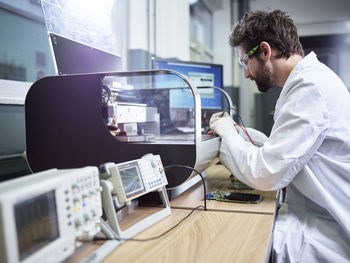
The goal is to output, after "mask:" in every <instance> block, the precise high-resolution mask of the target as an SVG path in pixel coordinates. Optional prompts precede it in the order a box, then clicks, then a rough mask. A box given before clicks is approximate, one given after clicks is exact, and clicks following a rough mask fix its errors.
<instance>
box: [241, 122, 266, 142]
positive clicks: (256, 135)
mask: <svg viewBox="0 0 350 263" xmlns="http://www.w3.org/2000/svg"><path fill="white" fill-rule="evenodd" d="M238 127H239V126H236V128H238ZM246 132H247V133H248V135H249V137H250V139H251V140H252V141H253V143H254V145H255V146H258V147H261V146H263V145H264V143H265V141H266V140H267V136H266V135H265V134H264V133H262V132H260V131H258V130H255V129H253V128H247V129H246ZM238 134H239V135H241V137H242V138H243V139H244V140H246V141H247V142H251V141H250V139H249V138H248V136H247V134H246V133H245V132H244V131H243V128H239V130H238Z"/></svg>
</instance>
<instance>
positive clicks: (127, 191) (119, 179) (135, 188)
mask: <svg viewBox="0 0 350 263" xmlns="http://www.w3.org/2000/svg"><path fill="white" fill-rule="evenodd" d="M100 170H101V173H102V176H103V178H108V179H107V180H108V181H110V182H111V183H112V184H113V190H112V194H113V195H116V196H117V198H118V201H119V203H120V204H124V203H125V204H128V203H129V202H130V201H131V200H132V199H134V198H137V197H139V196H141V195H144V194H146V193H148V192H151V191H154V190H157V189H159V188H161V187H163V186H165V185H167V184H168V182H167V179H166V176H165V172H164V168H163V164H162V161H161V159H160V156H159V155H152V154H149V155H145V156H144V157H142V158H141V159H138V160H134V161H129V162H124V163H119V164H114V163H106V164H103V165H101V166H100Z"/></svg>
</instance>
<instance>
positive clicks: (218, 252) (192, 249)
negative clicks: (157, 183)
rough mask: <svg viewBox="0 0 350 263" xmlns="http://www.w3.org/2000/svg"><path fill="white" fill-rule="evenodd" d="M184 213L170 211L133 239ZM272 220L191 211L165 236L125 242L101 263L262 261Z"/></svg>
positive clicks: (161, 228)
mask: <svg viewBox="0 0 350 263" xmlns="http://www.w3.org/2000/svg"><path fill="white" fill-rule="evenodd" d="M188 213H189V211H188V210H180V209H174V210H172V214H171V215H170V216H169V217H167V218H165V219H163V220H162V221H160V222H158V223H157V224H156V225H153V226H152V227H150V228H148V229H147V230H145V231H143V232H142V233H141V234H139V235H137V236H136V237H135V238H149V237H153V236H157V235H159V234H160V233H163V232H164V231H166V230H167V229H169V228H170V227H172V226H174V225H175V224H176V223H177V222H179V221H180V220H181V219H182V218H184V217H185V216H186V215H187V214H188ZM273 220H274V218H273V217H272V216H271V215H264V214H250V213H248V214H244V213H231V212H211V211H203V210H200V211H195V212H194V213H193V214H192V215H191V216H190V217H189V218H187V219H186V220H185V221H184V222H182V224H180V225H179V226H178V227H176V228H175V229H173V230H172V231H171V232H170V233H168V234H166V235H165V236H163V237H161V238H159V239H156V240H152V241H147V242H136V241H127V242H125V243H123V244H121V245H120V246H119V247H118V248H116V249H115V250H114V251H113V252H112V253H111V254H110V255H109V256H107V257H106V258H105V259H104V260H103V262H104V263H109V262H128V263H129V262H176V263H177V262H266V259H267V257H268V255H269V246H270V235H271V231H272V226H273Z"/></svg>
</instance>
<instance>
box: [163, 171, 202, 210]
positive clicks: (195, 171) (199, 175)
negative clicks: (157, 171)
mask: <svg viewBox="0 0 350 263" xmlns="http://www.w3.org/2000/svg"><path fill="white" fill-rule="evenodd" d="M171 168H187V169H190V170H192V171H194V172H196V173H197V174H198V175H199V176H200V177H201V179H202V183H203V192H204V199H203V202H204V211H207V199H206V196H207V189H206V186H205V181H204V177H203V175H202V174H201V173H200V172H198V171H197V170H196V169H194V168H193V167H191V166H187V165H182V164H173V165H167V166H164V170H165V171H166V170H167V169H171Z"/></svg>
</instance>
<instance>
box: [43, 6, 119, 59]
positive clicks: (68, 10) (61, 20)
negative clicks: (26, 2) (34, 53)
mask: <svg viewBox="0 0 350 263" xmlns="http://www.w3.org/2000/svg"><path fill="white" fill-rule="evenodd" d="M41 3H42V9H43V12H44V17H45V23H46V27H47V30H48V32H50V33H55V34H57V35H60V36H63V37H65V38H68V39H71V40H74V41H77V42H80V43H82V44H85V45H88V46H92V47H95V48H98V49H101V50H104V51H108V52H110V53H113V54H116V55H120V51H121V48H120V45H121V41H117V39H118V36H119V35H120V32H119V31H120V30H121V27H120V25H118V24H119V23H118V21H119V20H118V19H116V18H115V16H120V12H118V11H120V10H118V9H117V4H118V0H101V1H94V0H56V1H53V0H41ZM116 21H117V22H116ZM115 23H117V25H116V24H115Z"/></svg>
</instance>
